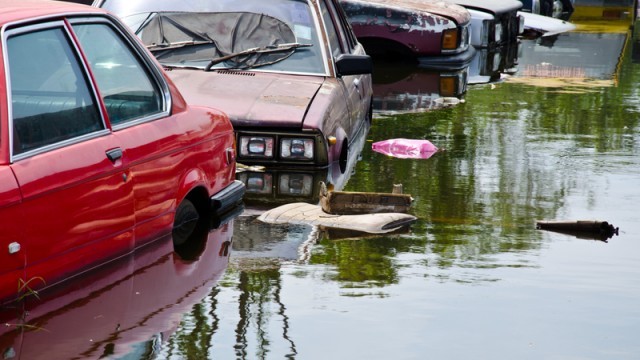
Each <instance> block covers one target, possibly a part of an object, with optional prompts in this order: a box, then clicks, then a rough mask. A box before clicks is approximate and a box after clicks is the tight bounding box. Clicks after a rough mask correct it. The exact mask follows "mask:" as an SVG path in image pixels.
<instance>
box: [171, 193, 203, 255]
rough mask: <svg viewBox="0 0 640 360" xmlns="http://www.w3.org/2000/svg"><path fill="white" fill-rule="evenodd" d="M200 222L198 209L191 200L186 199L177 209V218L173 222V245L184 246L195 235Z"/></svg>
mask: <svg viewBox="0 0 640 360" xmlns="http://www.w3.org/2000/svg"><path fill="white" fill-rule="evenodd" d="M198 220H200V214H199V213H198V209H197V208H196V206H195V205H194V204H193V202H191V200H189V199H184V200H182V202H181V203H180V205H178V208H177V209H176V216H175V218H174V220H173V232H172V235H173V244H174V245H175V246H179V245H182V244H183V243H184V242H186V241H187V239H189V236H191V234H193V231H194V230H195V228H196V226H197V225H198Z"/></svg>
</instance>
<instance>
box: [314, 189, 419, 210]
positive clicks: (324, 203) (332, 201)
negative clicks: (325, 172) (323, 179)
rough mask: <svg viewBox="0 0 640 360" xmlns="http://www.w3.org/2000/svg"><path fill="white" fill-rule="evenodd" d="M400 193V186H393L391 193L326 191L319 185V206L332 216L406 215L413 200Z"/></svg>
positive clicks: (407, 195)
mask: <svg viewBox="0 0 640 360" xmlns="http://www.w3.org/2000/svg"><path fill="white" fill-rule="evenodd" d="M402 191H403V190H402V184H396V185H394V187H393V190H392V192H391V193H371V192H356V191H327V187H326V185H325V184H324V183H321V184H320V206H321V207H322V210H323V211H324V212H326V213H327V214H333V215H359V214H376V213H388V212H400V213H406V212H407V211H409V208H410V207H411V203H412V202H413V198H412V197H411V195H409V194H403V193H402Z"/></svg>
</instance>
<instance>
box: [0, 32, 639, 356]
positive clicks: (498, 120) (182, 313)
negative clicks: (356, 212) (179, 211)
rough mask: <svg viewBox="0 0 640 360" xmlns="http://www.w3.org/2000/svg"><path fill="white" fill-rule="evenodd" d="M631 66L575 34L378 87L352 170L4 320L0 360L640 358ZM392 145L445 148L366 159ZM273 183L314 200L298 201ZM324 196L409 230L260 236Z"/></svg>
mask: <svg viewBox="0 0 640 360" xmlns="http://www.w3.org/2000/svg"><path fill="white" fill-rule="evenodd" d="M639 54H640V43H636V41H634V39H633V37H632V36H631V34H630V33H629V34H627V33H623V34H618V33H615V34H614V33H607V34H601V33H569V34H564V35H561V36H560V37H558V38H557V39H555V41H550V42H549V41H545V42H542V41H540V40H525V41H523V42H522V45H521V49H520V55H519V58H518V64H517V65H516V66H515V67H517V70H516V69H514V66H513V64H508V65H507V66H506V67H504V66H503V67H502V68H501V69H500V72H501V73H502V75H500V73H497V72H496V71H495V70H496V69H498V68H499V66H498V64H499V63H502V64H504V63H505V58H506V57H505V56H504V55H495V54H489V55H487V54H483V55H482V56H484V57H485V58H487V59H490V62H491V64H489V65H487V64H486V61H487V60H484V63H485V65H483V66H479V67H476V68H468V69H463V70H461V71H456V72H446V73H434V72H429V71H424V70H418V69H403V70H404V71H400V72H399V73H398V74H391V70H389V72H385V73H383V74H379V75H377V78H376V87H377V91H376V96H377V98H376V100H375V103H376V116H375V118H374V120H373V124H372V127H371V129H370V131H369V132H368V134H367V137H366V139H362V143H361V144H362V152H361V154H360V156H359V157H358V158H355V157H354V159H353V161H352V162H351V163H350V166H349V169H348V171H347V173H346V174H341V173H340V171H338V170H336V169H328V170H326V171H321V172H317V173H293V174H281V173H269V176H270V177H269V179H270V180H269V182H268V183H269V184H271V185H272V186H270V187H265V189H267V190H265V191H263V193H260V191H258V190H256V191H254V193H252V194H248V196H247V204H246V209H245V212H244V213H243V214H242V215H241V216H239V217H238V218H236V219H235V220H234V221H233V222H231V223H229V224H226V225H222V226H221V227H218V228H216V230H212V231H211V232H210V233H209V235H208V240H207V242H206V243H204V244H205V245H202V247H201V248H200V250H199V251H198V252H197V253H196V255H195V256H194V257H193V259H192V260H188V261H185V260H184V259H182V258H179V257H177V256H175V254H172V253H171V250H170V249H169V248H167V247H166V246H163V245H162V243H160V244H158V245H157V249H156V250H154V249H148V252H147V253H142V254H137V255H136V257H137V260H136V261H129V260H130V259H129V260H127V261H123V262H122V264H120V265H114V267H113V268H111V269H107V270H105V271H106V273H105V274H103V275H101V277H100V276H98V277H96V278H95V279H93V278H92V279H85V280H84V281H82V282H79V283H78V284H76V285H74V286H73V287H72V289H71V290H69V289H66V290H64V291H62V293H64V294H58V295H55V296H50V298H51V300H47V301H46V302H44V303H42V304H41V305H39V306H36V307H34V308H33V309H31V310H30V312H29V313H26V312H25V311H23V312H21V311H20V309H14V311H13V312H12V314H16V315H15V316H14V317H12V316H13V315H11V316H9V315H7V314H4V318H3V323H5V324H6V326H5V329H3V330H2V331H0V346H1V348H0V350H2V351H3V355H4V357H3V358H4V359H12V358H21V359H32V358H38V355H39V356H40V357H42V358H65V359H71V358H94V359H95V358H100V357H102V358H114V359H116V358H117V359H120V358H126V359H205V358H208V359H214V358H215V359H232V358H237V359H262V358H265V359H282V358H290V359H425V358H432V359H640V341H638V339H639V337H638V334H640V307H639V306H638V304H640V235H639V234H640V215H639V213H638V211H639V210H640V205H639V204H640V122H639V121H638V119H639V118H640V100H639V97H638V95H639V92H640V90H639V89H640V87H639V86H638V83H639V81H640V55H639ZM506 62H508V61H506ZM380 68H384V65H383V64H381V66H380ZM448 79H454V80H448ZM471 80H472V81H471ZM485 82H486V83H485ZM401 84H404V85H401ZM393 138H412V139H428V140H430V141H431V142H432V143H433V144H434V145H436V146H437V147H438V148H440V149H441V151H440V152H438V153H436V154H435V155H433V156H432V157H430V158H429V159H420V160H414V159H399V158H394V157H389V156H385V155H382V154H380V153H376V152H373V151H372V150H371V143H372V142H375V141H379V140H385V139H393ZM239 176H245V177H250V176H252V175H251V174H245V175H239ZM256 176H258V175H256ZM283 177H285V178H286V179H287V181H288V183H292V180H291V179H295V180H296V181H294V183H295V184H300V183H306V184H311V185H309V186H307V187H302V188H296V189H297V190H296V191H292V190H291V189H285V188H286V187H283V186H280V185H279V184H280V183H279V181H280V180H279V179H282V178H283ZM305 179H308V180H305ZM319 180H323V181H325V182H329V183H332V184H334V185H335V186H336V188H337V189H341V188H343V189H345V190H351V191H370V192H389V191H390V190H391V188H392V186H393V185H394V184H399V183H401V184H402V185H403V187H404V191H405V193H409V194H411V195H412V196H413V198H414V203H413V206H412V209H411V214H413V215H415V216H416V217H417V218H418V220H417V221H416V222H415V223H414V224H412V225H411V226H410V227H409V228H407V229H404V230H402V231H399V232H397V233H393V234H390V235H385V236H366V237H356V236H354V235H353V234H345V233H344V232H337V231H330V230H326V229H319V228H315V227H311V226H305V225H268V224H264V223H261V222H258V221H257V220H256V215H257V214H259V213H261V211H262V210H263V209H264V208H267V207H273V206H276V205H278V204H280V203H286V202H291V201H310V202H313V201H317V197H316V196H317V189H316V188H315V185H314V184H315V183H316V182H318V181H319ZM305 181H306V182H305ZM259 183H261V182H259ZM276 184H278V185H276ZM269 188H278V189H280V190H282V192H281V194H280V195H277V196H276V195H274V194H272V193H269V191H268V189H269ZM254 190H255V189H254ZM285 190H289V192H287V191H285ZM540 220H554V221H555V220H570V221H575V220H600V221H607V222H608V223H610V224H612V225H614V226H615V227H618V228H619V233H618V235H613V236H612V237H611V238H608V237H606V236H599V235H598V234H593V233H587V234H584V233H582V234H565V233H559V232H552V231H546V230H539V229H536V222H537V221H540ZM231 236H233V241H232V243H231V246H229V243H228V241H230V239H231ZM187 258H189V257H188V256H187ZM196 258H198V259H199V260H195V259H196ZM168 289H171V290H172V291H169V290H168ZM74 292H77V293H78V295H77V296H76V297H75V298H74V297H73V296H71V297H70V298H69V299H67V300H63V299H66V298H65V297H64V296H62V295H69V294H71V295H73V293H74Z"/></svg>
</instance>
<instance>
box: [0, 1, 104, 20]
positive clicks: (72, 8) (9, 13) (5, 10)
mask: <svg viewBox="0 0 640 360" xmlns="http://www.w3.org/2000/svg"><path fill="white" fill-rule="evenodd" d="M104 12H105V11H104V10H101V9H96V8H92V7H90V6H87V5H81V4H75V3H70V2H64V1H52V0H19V1H16V0H0V25H5V24H7V23H10V22H14V21H20V20H25V19H32V18H39V17H47V16H51V15H65V14H77V13H104Z"/></svg>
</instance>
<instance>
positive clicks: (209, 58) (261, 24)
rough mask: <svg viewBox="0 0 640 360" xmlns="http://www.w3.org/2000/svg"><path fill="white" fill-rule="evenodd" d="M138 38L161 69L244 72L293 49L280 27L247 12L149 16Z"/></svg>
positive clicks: (296, 46) (288, 34) (288, 35)
mask: <svg viewBox="0 0 640 360" xmlns="http://www.w3.org/2000/svg"><path fill="white" fill-rule="evenodd" d="M137 33H138V35H139V36H140V38H141V39H142V41H143V42H144V43H145V44H146V45H147V47H148V48H149V50H151V51H152V52H153V53H154V55H155V56H156V58H158V60H159V61H160V62H162V63H163V64H165V65H170V66H189V67H197V68H201V67H202V66H203V65H204V68H205V70H210V69H211V68H219V67H220V66H222V67H224V68H232V69H249V68H253V67H259V66H265V65H270V64H275V63H277V62H279V61H282V60H284V59H286V58H288V57H289V56H291V55H292V54H293V53H294V52H295V51H296V49H300V48H303V47H309V46H311V44H300V43H296V42H295V41H296V36H295V34H294V33H293V30H292V29H291V28H290V27H289V26H288V25H287V24H285V23H283V22H282V21H280V20H278V19H276V18H273V17H270V16H267V15H264V14H256V13H247V12H233V13H185V12H162V13H154V14H152V15H151V16H150V17H148V18H147V20H146V21H145V22H144V23H143V24H142V25H141V26H140V27H139V28H138V30H137Z"/></svg>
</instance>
